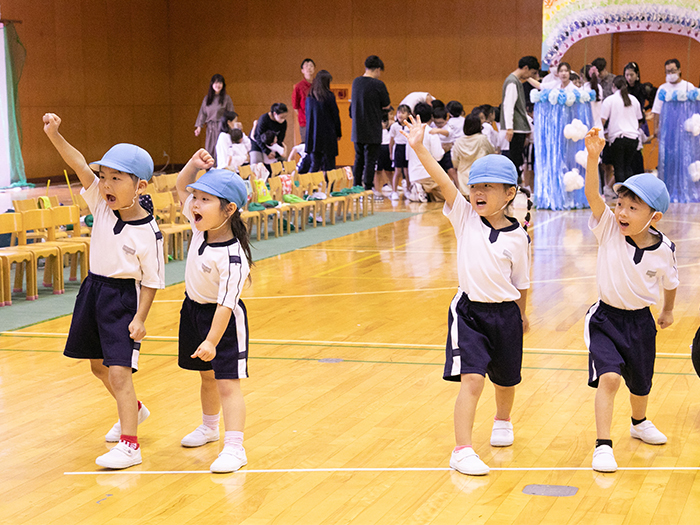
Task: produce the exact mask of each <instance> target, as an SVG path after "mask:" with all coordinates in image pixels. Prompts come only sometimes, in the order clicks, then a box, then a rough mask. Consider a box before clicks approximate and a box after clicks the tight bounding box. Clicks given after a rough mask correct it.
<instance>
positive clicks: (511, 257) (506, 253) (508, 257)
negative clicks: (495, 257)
mask: <svg viewBox="0 0 700 525" xmlns="http://www.w3.org/2000/svg"><path fill="white" fill-rule="evenodd" d="M503 256H504V257H505V258H506V259H508V260H509V261H510V262H513V254H512V253H510V251H508V250H503Z"/></svg>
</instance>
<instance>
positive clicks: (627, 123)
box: [600, 91, 643, 142]
mask: <svg viewBox="0 0 700 525" xmlns="http://www.w3.org/2000/svg"><path fill="white" fill-rule="evenodd" d="M629 99H630V102H631V104H630V105H629V106H627V107H625V102H624V100H622V93H620V92H619V91H617V92H615V93H613V94H612V95H610V96H609V97H608V98H606V99H605V100H603V104H602V105H601V108H600V118H601V119H604V120H607V121H608V141H609V142H613V141H614V140H615V139H617V138H619V137H625V138H628V139H633V140H637V138H639V121H640V120H641V119H642V118H643V115H642V107H641V106H640V105H639V101H638V100H637V97H633V96H632V95H629Z"/></svg>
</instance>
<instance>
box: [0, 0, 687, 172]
mask: <svg viewBox="0 0 700 525" xmlns="http://www.w3.org/2000/svg"><path fill="white" fill-rule="evenodd" d="M541 6H542V4H541V0H489V1H486V0H444V1H441V2H440V3H439V4H436V3H434V2H431V1H427V0H412V1H411V2H405V1H400V0H337V1H334V2H326V1H321V0H307V1H305V2H300V1H297V2H288V1H287V2H282V1H267V2H260V1H251V0H247V1H245V0H239V1H237V2H231V1H230V0H226V1H224V0H207V1H206V2H205V1H202V0H189V1H184V0H101V1H100V2H91V1H88V0H83V1H79V0H33V1H31V2H28V1H27V0H3V1H2V16H3V17H4V18H11V19H21V20H23V23H22V24H21V25H19V26H18V32H19V34H20V38H21V39H22V41H23V43H24V45H25V46H26V48H27V61H26V64H25V69H24V74H23V76H22V80H21V82H20V85H19V92H20V106H21V114H22V124H23V129H24V145H23V155H24V160H25V164H26V170H27V177H28V178H30V179H31V178H45V177H55V176H57V175H60V174H61V173H62V170H63V169H64V167H65V165H64V163H63V162H62V161H61V159H60V158H59V157H58V155H57V154H56V153H55V151H54V150H53V148H52V147H51V145H50V143H49V142H48V140H47V139H46V137H45V136H44V134H43V131H42V129H41V115H42V114H43V113H45V112H46V111H53V112H55V113H58V114H59V115H60V116H61V117H62V118H63V120H64V124H63V126H62V131H63V133H64V135H65V136H66V137H67V138H68V139H69V140H70V141H71V142H72V143H73V144H74V145H75V146H76V147H78V148H79V149H80V150H81V151H82V152H83V153H84V154H85V155H86V157H87V158H88V160H95V159H98V158H99V157H100V156H101V155H102V154H103V153H104V152H105V151H106V150H107V149H108V148H109V147H110V146H112V145H113V144H115V143H117V142H134V143H136V144H139V145H141V146H143V147H144V148H146V149H147V150H148V151H149V153H150V154H151V155H152V156H153V158H154V161H155V163H156V165H159V164H163V163H164V157H163V152H164V151H166V152H167V153H168V154H169V155H170V159H171V162H172V163H176V164H182V163H184V162H186V161H187V159H188V158H189V157H190V155H191V154H192V153H193V152H194V151H195V150H196V149H197V148H198V147H201V146H203V144H204V137H203V135H204V134H202V135H201V136H200V137H199V138H196V137H195V136H194V134H193V130H194V121H195V118H196V115H197V111H198V108H199V105H200V103H201V101H202V98H203V97H204V95H205V94H206V91H207V88H208V85H209V79H210V78H211V75H212V74H214V73H221V74H223V75H224V77H225V78H226V80H227V91H228V93H229V94H230V95H231V98H232V99H233V103H234V105H235V107H236V111H237V112H238V113H239V114H240V116H241V120H242V121H243V123H244V125H245V128H246V130H249V128H250V126H251V125H252V122H253V120H254V119H256V118H258V117H259V116H260V115H261V114H262V113H264V112H265V111H266V110H267V109H268V108H269V106H270V104H271V103H273V102H285V103H287V104H288V105H289V106H290V108H291V91H292V85H293V84H294V83H295V82H297V81H298V80H299V79H300V78H301V76H300V72H299V66H300V63H301V60H302V59H303V58H304V57H307V56H309V57H312V58H313V59H314V60H315V61H316V64H317V68H318V69H321V68H323V69H328V70H329V71H330V72H331V74H332V75H333V77H334V83H337V84H350V83H351V82H352V79H353V78H354V77H355V76H357V75H360V74H362V73H363V71H364V68H363V62H364V59H365V58H366V57H367V56H368V55H370V54H377V55H379V56H380V57H381V58H382V59H383V60H384V63H385V65H386V71H385V73H384V75H383V77H382V79H383V80H384V81H385V82H386V84H387V87H388V89H389V93H390V95H391V98H392V103H393V104H394V105H397V104H398V102H400V100H401V99H402V98H403V96H404V95H406V94H407V93H409V92H411V91H430V92H431V93H433V94H434V95H435V96H437V97H439V98H441V99H443V100H444V101H448V100H451V99H457V100H460V101H462V103H463V104H464V105H465V107H466V108H467V109H469V108H471V107H472V106H474V105H477V104H483V103H491V104H496V105H497V104H498V103H499V102H500V98H501V86H502V83H503V79H504V78H505V76H506V75H507V74H508V73H509V72H511V71H512V70H513V69H514V68H515V67H516V65H517V60H518V58H520V57H521V56H523V55H527V54H533V55H536V56H537V55H539V52H540V48H541V31H542V26H541ZM630 36H631V35H624V36H620V37H619V38H620V41H621V42H622V39H623V38H629V37H630ZM653 36H657V35H653ZM658 36H659V37H663V36H665V35H658ZM616 38H617V37H616ZM645 38H646V35H645ZM670 38H674V37H670ZM596 40H598V42H597V43H596ZM645 42H647V41H645ZM685 42H686V43H685V44H683V45H684V46H686V47H687V40H685ZM582 45H583V43H579V44H577V45H576V46H582ZM621 45H622V44H621ZM632 45H634V46H636V44H632ZM664 45H670V46H671V47H672V48H673V47H674V46H678V44H675V43H671V44H667V43H666V44H664ZM576 46H575V49H572V53H579V54H581V57H580V58H581V60H573V59H572V62H576V63H575V64H574V65H575V66H576V67H580V64H579V63H578V62H579V61H581V62H582V59H583V56H584V54H586V53H583V48H581V50H579V51H577V49H578V48H577V47H576ZM648 48H651V49H653V50H654V51H655V52H656V54H659V55H660V56H665V52H664V50H663V49H660V48H659V46H658V45H657V44H655V43H654V41H650V43H648V44H645V47H644V48H643V49H645V50H646V49H648ZM694 49H695V48H694ZM593 50H595V52H593ZM586 51H587V56H588V60H591V59H592V58H595V57H596V56H599V55H600V54H602V52H604V51H605V52H606V54H603V56H605V57H606V58H608V59H609V60H610V59H611V58H612V54H613V46H612V45H611V37H598V38H597V39H591V40H590V41H589V47H588V49H587V50H586ZM599 51H600V52H599ZM694 53H695V55H694V56H695V57H697V56H698V53H697V51H694ZM672 54H673V53H672ZM679 54H681V55H682V53H680V52H679ZM623 55H624V53H622V52H621V51H620V52H617V54H616V55H615V56H616V57H618V56H619V57H622V56H623ZM624 56H626V55H624ZM567 58H568V56H567ZM679 58H680V59H681V60H682V61H683V62H685V61H684V57H683V56H679ZM625 60H626V59H625ZM638 61H640V63H641V61H642V57H639V58H638ZM684 65H685V64H684ZM655 67H656V66H655ZM659 68H661V76H663V70H662V64H661V65H659V66H658V67H657V70H658V69H659ZM649 69H651V68H649ZM699 71H700V70H699ZM643 75H645V71H644V70H643ZM697 76H698V75H697V74H695V77H697ZM644 78H645V80H647V79H648V80H652V81H654V78H653V76H652V75H651V71H650V72H649V75H648V76H647V75H645V76H644ZM686 78H688V77H687V75H686ZM689 79H690V80H691V81H693V80H694V81H696V82H697V80H698V79H697V78H694V77H692V78H689ZM660 80H661V79H659V81H660ZM292 122H293V119H291V118H290V124H291V123H292ZM291 131H292V129H291V127H290V133H288V135H291ZM343 131H344V134H346V135H349V133H350V130H349V129H345V130H343Z"/></svg>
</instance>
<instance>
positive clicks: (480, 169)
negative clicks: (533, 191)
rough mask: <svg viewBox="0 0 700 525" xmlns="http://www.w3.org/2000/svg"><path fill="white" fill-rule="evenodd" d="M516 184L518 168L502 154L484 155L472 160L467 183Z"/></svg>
mask: <svg viewBox="0 0 700 525" xmlns="http://www.w3.org/2000/svg"><path fill="white" fill-rule="evenodd" d="M485 182H491V183H496V184H513V185H517V184H518V170H517V169H515V164H513V161H512V160H510V159H509V158H508V157H506V156H504V155H486V156H485V157H481V158H480V159H477V160H475V161H474V164H472V167H471V168H470V169H469V184H470V185H471V184H483V183H485Z"/></svg>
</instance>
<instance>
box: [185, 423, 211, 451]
mask: <svg viewBox="0 0 700 525" xmlns="http://www.w3.org/2000/svg"><path fill="white" fill-rule="evenodd" d="M212 441H219V429H218V428H217V429H216V430H212V429H211V428H209V427H208V426H206V425H199V426H198V427H197V428H195V429H194V430H193V431H192V432H190V433H189V434H187V435H186V436H185V437H184V438H182V441H180V444H182V446H183V447H190V448H191V447H201V446H202V445H206V444H207V443H211V442H212Z"/></svg>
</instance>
